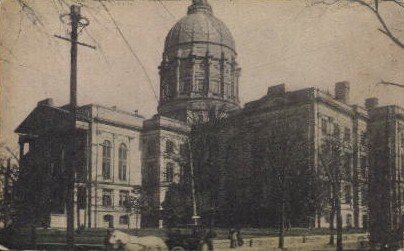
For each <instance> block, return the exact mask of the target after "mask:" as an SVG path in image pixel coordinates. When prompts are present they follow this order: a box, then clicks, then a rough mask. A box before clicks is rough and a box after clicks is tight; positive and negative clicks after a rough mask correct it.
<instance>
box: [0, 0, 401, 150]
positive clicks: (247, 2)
mask: <svg viewBox="0 0 404 251" xmlns="http://www.w3.org/2000/svg"><path fill="white" fill-rule="evenodd" d="M23 1H24V2H25V3H27V5H28V6H29V7H31V8H32V10H33V12H32V11H30V10H29V11H21V10H22V8H21V5H19V4H18V1H15V0H0V84H1V89H0V92H1V93H0V95H1V100H0V102H1V103H0V116H1V120H0V141H2V142H5V143H6V144H7V145H9V146H10V147H12V148H16V145H17V140H18V137H17V135H16V134H15V133H14V129H15V128H16V127H17V126H18V125H19V124H20V123H21V122H22V121H23V120H24V118H26V116H27V115H28V114H29V113H30V112H31V111H32V110H33V109H34V108H35V106H36V104H37V102H38V101H40V100H43V99H45V98H53V100H54V102H55V104H56V105H64V104H66V103H68V99H69V70H70V47H69V43H68V42H66V41H63V40H60V39H57V38H55V37H54V35H61V36H66V37H67V36H69V35H68V33H67V30H68V25H67V24H64V23H62V22H61V21H60V19H59V16H60V15H62V14H64V13H68V11H69V10H68V7H67V6H66V5H65V4H64V3H63V1H62V0H42V1H35V0H23ZM64 2H66V3H68V4H71V3H73V2H74V1H72V0H65V1H64ZM80 2H82V3H83V4H84V5H85V6H83V7H82V15H83V16H85V17H87V18H88V19H89V21H90V25H89V26H87V27H86V28H85V29H83V30H82V31H81V33H80V35H79V40H80V41H81V42H84V43H87V44H91V45H95V46H96V47H97V49H96V50H92V49H90V48H87V47H82V46H80V47H79V52H78V54H79V57H78V69H79V70H78V103H79V105H85V104H89V103H96V104H102V105H105V106H117V108H119V109H123V110H127V111H134V110H139V113H140V114H142V115H144V116H145V117H146V118H150V117H151V116H152V115H153V114H155V113H156V108H157V100H156V99H155V97H154V94H153V90H154V91H155V92H156V93H159V76H158V68H157V67H158V65H159V64H160V62H161V59H162V58H161V57H162V52H163V49H164V48H163V46H164V39H165V36H166V35H167V33H168V31H169V30H170V28H171V27H172V26H173V25H174V24H175V23H176V22H177V21H178V20H179V19H180V18H181V17H183V16H184V15H186V10H187V6H189V5H190V3H191V1H190V0H179V1H175V0H166V1H152V0H115V1H104V2H103V3H105V5H106V6H107V8H108V10H109V11H110V14H111V15H112V16H113V18H114V19H115V20H116V24H117V25H118V26H119V28H120V29H121V30H122V32H123V34H124V36H125V38H126V39H127V41H128V43H129V45H130V47H131V48H132V49H133V51H134V52H135V53H136V55H137V57H138V58H139V59H140V61H141V63H139V62H138V61H137V60H136V59H135V57H134V56H133V55H132V54H131V52H130V50H129V48H128V46H127V45H126V44H125V42H124V40H123V39H122V37H121V36H120V35H119V33H118V31H117V29H116V27H115V25H114V23H113V22H112V20H111V17H110V16H109V14H108V13H107V12H106V11H105V10H104V9H103V7H102V5H101V4H100V3H99V1H97V0H87V1H86V0H81V1H80ZM209 3H210V4H211V5H212V7H213V11H214V14H215V16H216V17H218V18H219V19H221V20H222V21H224V23H225V24H226V25H227V26H228V27H229V29H230V31H231V32H232V34H233V37H234V39H235V42H236V49H237V53H238V58H237V61H238V63H239V64H240V66H241V68H242V72H241V78H240V98H241V102H242V104H244V103H245V102H248V101H252V100H255V99H258V98H260V97H262V96H264V95H265V94H266V90H267V88H268V87H269V86H271V85H276V84H281V83H285V84H286V88H287V89H288V90H296V89H300V88H306V87H313V86H314V87H317V88H320V89H322V90H325V91H330V92H331V93H333V89H334V84H335V83H336V82H339V81H349V82H350V83H351V103H353V104H359V105H363V103H364V100H365V98H368V97H378V98H379V100H380V103H381V104H382V105H385V104H397V105H401V106H404V90H403V89H400V88H396V87H392V86H383V85H377V83H378V82H380V81H381V80H384V81H390V82H396V83H404V50H402V49H399V48H398V47H397V45H395V44H394V43H393V42H392V41H390V40H389V39H388V38H387V37H386V36H384V35H383V34H382V33H381V32H379V31H378V28H379V24H378V22H377V19H376V18H375V17H374V16H373V15H372V14H371V13H370V12H369V11H368V10H366V9H364V8H363V7H361V6H358V5H351V4H342V5H324V4H312V3H311V2H309V0H301V1H298V0H293V1H292V0H289V1H288V0H266V1H265V0H260V1H259V0H209ZM25 10H27V8H25ZM381 11H382V15H383V16H384V17H385V18H386V21H387V23H388V24H389V25H390V26H391V27H393V28H394V30H393V31H394V32H397V34H398V35H402V36H401V37H403V39H404V34H399V32H402V33H403V31H400V30H399V28H398V27H401V28H402V27H403V23H404V9H401V10H400V9H398V8H396V7H395V6H394V5H392V4H391V3H383V5H382V6H381ZM33 13H34V14H33ZM35 19H36V20H37V21H36V22H35V23H34V22H33V20H35ZM141 65H143V66H144V69H145V70H146V72H147V75H148V76H149V77H150V79H151V82H149V81H148V78H147V77H146V75H145V73H144V71H143V69H142V66H141Z"/></svg>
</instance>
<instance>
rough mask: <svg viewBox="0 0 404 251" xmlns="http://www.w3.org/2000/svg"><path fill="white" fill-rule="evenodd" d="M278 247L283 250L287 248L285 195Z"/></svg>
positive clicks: (283, 197)
mask: <svg viewBox="0 0 404 251" xmlns="http://www.w3.org/2000/svg"><path fill="white" fill-rule="evenodd" d="M278 248H280V249H282V250H283V249H284V248H285V196H282V206H281V215H280V223H279V241H278Z"/></svg>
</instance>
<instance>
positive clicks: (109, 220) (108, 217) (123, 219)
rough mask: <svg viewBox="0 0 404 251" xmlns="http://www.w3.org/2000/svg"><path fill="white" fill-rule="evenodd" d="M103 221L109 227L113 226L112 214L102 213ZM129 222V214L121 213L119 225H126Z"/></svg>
mask: <svg viewBox="0 0 404 251" xmlns="http://www.w3.org/2000/svg"><path fill="white" fill-rule="evenodd" d="M104 222H105V223H107V224H108V227H109V228H113V227H114V216H113V215H110V214H107V215H104ZM128 224H129V216H128V215H121V216H119V225H128Z"/></svg>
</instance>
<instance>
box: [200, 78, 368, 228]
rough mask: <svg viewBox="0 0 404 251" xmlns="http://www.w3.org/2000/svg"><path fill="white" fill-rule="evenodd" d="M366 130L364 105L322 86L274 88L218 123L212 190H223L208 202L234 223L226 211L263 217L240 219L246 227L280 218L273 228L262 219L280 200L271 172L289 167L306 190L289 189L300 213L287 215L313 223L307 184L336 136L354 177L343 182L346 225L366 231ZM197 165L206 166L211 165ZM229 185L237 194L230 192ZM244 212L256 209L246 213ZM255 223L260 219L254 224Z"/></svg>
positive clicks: (301, 222)
mask: <svg viewBox="0 0 404 251" xmlns="http://www.w3.org/2000/svg"><path fill="white" fill-rule="evenodd" d="M338 85H340V84H337V87H336V89H338ZM345 87H348V88H349V84H348V83H345ZM347 95H349V93H347ZM366 125H367V113H366V111H365V110H364V109H363V108H361V107H358V106H351V105H350V104H347V103H344V102H343V101H342V100H337V99H336V98H335V97H333V96H331V95H329V94H327V93H324V92H321V91H320V90H318V89H315V88H307V89H303V90H297V91H290V92H289V91H286V90H285V85H278V86H273V87H270V88H269V89H268V94H267V95H266V96H264V97H263V98H261V99H259V100H257V101H252V102H250V103H247V104H246V105H245V108H244V109H242V110H240V111H238V112H236V113H233V114H230V115H229V116H228V117H227V118H226V119H225V120H223V121H221V122H220V124H218V125H216V128H217V129H214V130H212V133H213V134H214V136H213V138H214V139H217V140H216V141H215V142H211V144H212V145H215V144H217V145H218V146H217V149H212V156H211V158H213V159H214V161H213V162H214V163H215V164H214V166H212V168H214V169H215V171H216V172H217V173H218V174H219V175H223V177H220V178H219V180H217V181H216V182H217V184H215V185H213V186H214V187H219V189H217V191H216V195H215V196H213V197H216V198H220V199H218V201H211V202H210V204H212V205H215V207H217V208H216V210H217V211H218V212H219V215H220V214H221V213H223V214H224V215H223V219H225V220H229V217H228V216H229V215H228V214H231V215H244V216H245V215H261V214H262V213H263V212H264V214H263V215H262V216H260V217H256V219H249V218H248V217H242V219H241V221H243V220H245V221H246V222H243V223H242V224H245V225H249V224H250V225H254V224H255V225H258V226H259V225H260V224H264V225H265V224H266V225H268V224H269V225H270V224H277V223H276V222H277V219H278V218H277V217H272V218H273V219H275V221H274V222H272V223H271V222H265V220H263V218H265V217H268V215H269V214H270V213H269V212H271V208H272V213H273V214H274V215H276V212H275V210H273V208H274V207H276V203H278V202H277V201H278V199H274V198H273V196H274V192H273V191H274V190H273V189H272V190H271V187H272V186H273V183H274V181H273V180H272V181H271V177H270V176H271V175H272V176H273V175H274V173H273V172H271V171H268V170H267V169H266V168H268V167H271V166H272V167H273V168H275V169H276V168H278V169H279V168H286V167H290V168H289V169H290V176H296V177H300V178H298V179H295V180H294V181H293V182H294V183H295V184H294V185H295V188H298V187H299V185H301V187H300V188H298V189H297V190H294V189H293V186H292V188H291V191H292V190H293V191H292V192H291V193H292V194H290V196H291V197H293V196H295V198H296V200H295V201H293V199H292V200H291V201H292V202H291V203H292V204H293V205H294V206H293V207H294V209H295V210H296V212H295V213H292V215H291V216H290V217H291V218H292V224H293V225H306V226H307V225H308V224H313V223H314V217H318V216H319V215H318V214H317V215H316V212H315V209H314V208H310V207H309V206H308V205H307V204H309V203H308V202H309V201H310V193H311V190H310V189H311V187H310V186H309V185H308V184H310V182H311V178H310V177H312V176H313V175H315V170H317V169H318V168H321V167H320V165H321V163H319V154H320V149H321V147H322V144H324V140H325V139H326V138H328V137H330V136H332V137H335V138H338V140H340V141H341V142H343V144H344V153H343V156H341V158H343V160H342V162H344V164H343V165H344V168H346V169H348V170H349V177H348V178H347V179H345V180H344V182H343V184H342V190H343V192H342V196H341V197H342V217H343V224H344V226H346V227H349V226H351V227H363V226H366V224H367V223H366V222H367V220H366V219H367V212H366V208H365V205H366V203H365V200H363V199H362V193H363V191H366V189H367V188H366V187H365V185H366V182H364V178H365V177H362V174H363V172H362V171H361V168H362V167H363V165H364V164H362V163H361V161H362V162H363V161H364V162H365V163H367V151H366V148H364V146H362V139H363V137H364V136H365V132H366ZM208 151H209V150H208ZM269 156H271V157H269ZM266 159H267V160H266ZM265 161H267V162H265ZM277 161H278V162H277ZM263 163H264V164H263ZM199 168H201V169H206V168H209V163H205V164H204V166H200V167H199ZM212 173H213V172H212ZM265 176H268V177H265ZM196 178H198V177H196ZM202 182H203V181H202ZM299 182H300V183H299ZM302 187H304V189H305V190H303V191H302V189H301V188H302ZM230 188H231V189H235V190H236V191H230V190H231V189H230ZM300 203H303V204H306V205H303V204H300ZM229 205H230V206H229ZM248 205H250V206H248ZM251 205H254V206H251ZM305 206H308V207H307V208H305ZM247 208H249V209H247ZM259 208H261V209H259ZM264 208H267V209H265V210H264ZM300 209H301V210H306V211H304V212H303V211H299V210H300ZM207 210H208V209H207ZM229 210H230V211H231V213H228V212H229ZM234 210H235V211H234ZM246 210H247V211H248V210H251V211H250V212H244V211H246ZM257 210H258V211H260V210H261V212H258V211H257ZM328 211H329V210H328ZM225 212H227V213H225ZM226 214H227V217H226ZM293 214H294V215H293ZM310 218H311V220H310ZM327 218H329V217H328V215H320V218H319V219H318V220H317V221H316V223H317V224H318V225H319V226H322V227H327V226H328V224H329V222H327V220H326V219H327ZM257 219H259V221H260V222H256V220H257ZM219 220H220V219H219ZM238 221H240V219H239V220H238ZM222 224H228V223H226V222H222ZM233 224H234V223H233Z"/></svg>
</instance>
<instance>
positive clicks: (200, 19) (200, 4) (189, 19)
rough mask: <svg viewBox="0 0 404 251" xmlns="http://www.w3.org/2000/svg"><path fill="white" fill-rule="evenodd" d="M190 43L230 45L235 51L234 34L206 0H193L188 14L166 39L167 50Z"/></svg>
mask: <svg viewBox="0 0 404 251" xmlns="http://www.w3.org/2000/svg"><path fill="white" fill-rule="evenodd" d="M189 43H194V44H195V43H208V44H215V45H221V46H225V47H228V48H229V49H231V50H232V51H234V52H235V43H234V39H233V36H232V34H231V32H230V31H229V29H228V28H227V27H226V25H225V24H224V23H223V22H222V21H221V20H219V19H218V18H216V17H215V16H213V12H212V8H211V6H210V5H209V4H208V3H207V1H206V0H193V3H192V5H191V6H189V7H188V15H187V16H185V17H183V18H182V19H181V20H180V21H178V22H177V23H176V24H175V25H174V27H173V28H172V29H171V30H170V32H169V33H168V35H167V37H166V41H165V50H166V51H167V50H169V49H172V48H175V47H178V46H180V45H184V44H189Z"/></svg>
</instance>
